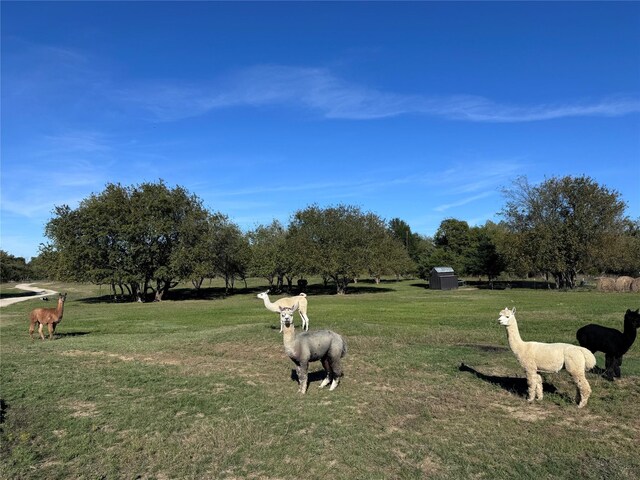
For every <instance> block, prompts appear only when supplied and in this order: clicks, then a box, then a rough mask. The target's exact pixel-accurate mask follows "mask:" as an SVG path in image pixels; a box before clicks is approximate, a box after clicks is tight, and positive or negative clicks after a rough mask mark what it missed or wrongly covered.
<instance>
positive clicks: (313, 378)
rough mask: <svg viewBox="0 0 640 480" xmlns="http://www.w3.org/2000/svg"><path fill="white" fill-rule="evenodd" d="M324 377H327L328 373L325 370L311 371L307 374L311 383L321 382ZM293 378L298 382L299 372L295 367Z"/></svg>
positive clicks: (292, 370)
mask: <svg viewBox="0 0 640 480" xmlns="http://www.w3.org/2000/svg"><path fill="white" fill-rule="evenodd" d="M324 377H326V373H325V371H324V370H316V371H315V372H309V374H308V375H307V380H308V382H309V384H311V383H313V382H320V381H322V380H324ZM291 380H293V381H294V382H298V373H297V372H296V369H295V368H292V369H291Z"/></svg>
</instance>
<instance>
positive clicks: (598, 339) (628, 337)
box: [576, 309, 640, 380]
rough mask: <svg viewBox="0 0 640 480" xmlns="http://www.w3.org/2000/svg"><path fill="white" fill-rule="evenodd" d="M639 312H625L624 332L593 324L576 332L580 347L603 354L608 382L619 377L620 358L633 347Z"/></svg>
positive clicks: (639, 325) (639, 318)
mask: <svg viewBox="0 0 640 480" xmlns="http://www.w3.org/2000/svg"><path fill="white" fill-rule="evenodd" d="M639 312H640V309H639V310H636V311H635V312H634V311H632V310H627V313H625V315H624V332H620V331H618V330H616V329H615V328H608V327H603V326H601V325H595V324H593V323H591V324H589V325H585V326H584V327H582V328H581V329H580V330H578V331H577V332H576V338H577V339H578V343H580V346H582V347H584V348H587V349H589V350H591V353H595V352H604V354H605V372H604V374H603V375H604V377H605V378H607V379H609V380H613V377H614V376H615V377H620V365H622V356H623V355H624V354H625V353H627V351H628V350H629V348H631V345H633V342H634V341H635V339H636V333H637V330H638V327H640V313H639Z"/></svg>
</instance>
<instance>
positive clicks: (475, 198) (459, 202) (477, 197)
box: [433, 191, 496, 212]
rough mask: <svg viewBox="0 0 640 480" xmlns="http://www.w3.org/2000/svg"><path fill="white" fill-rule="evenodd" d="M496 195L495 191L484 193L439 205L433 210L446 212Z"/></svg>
mask: <svg viewBox="0 0 640 480" xmlns="http://www.w3.org/2000/svg"><path fill="white" fill-rule="evenodd" d="M495 193H496V192H495V191H489V192H483V193H480V194H478V195H473V196H471V197H466V198H462V199H460V200H457V201H455V202H452V203H447V204H444V205H439V206H437V207H435V208H434V209H433V210H434V211H436V212H444V211H445V210H449V209H451V208H454V207H461V206H463V205H467V204H469V203H471V202H476V201H478V200H482V199H484V198H487V197H490V196H492V195H495Z"/></svg>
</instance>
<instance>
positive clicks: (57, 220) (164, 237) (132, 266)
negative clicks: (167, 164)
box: [45, 181, 209, 301]
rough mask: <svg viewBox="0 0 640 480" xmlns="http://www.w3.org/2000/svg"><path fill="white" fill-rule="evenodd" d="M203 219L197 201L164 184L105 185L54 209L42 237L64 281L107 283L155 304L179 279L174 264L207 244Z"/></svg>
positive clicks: (180, 270)
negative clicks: (77, 201)
mask: <svg viewBox="0 0 640 480" xmlns="http://www.w3.org/2000/svg"><path fill="white" fill-rule="evenodd" d="M208 227H209V225H208V214H207V212H206V210H205V209H204V208H203V207H202V204H201V201H200V199H198V197H196V196H195V195H191V194H189V193H188V192H187V191H186V190H185V189H184V188H182V187H174V188H169V187H167V185H165V184H164V182H162V181H160V182H158V183H143V184H141V185H138V186H131V187H123V186H121V185H119V184H108V185H107V186H106V188H105V190H104V191H103V192H101V193H99V194H93V195H91V196H90V197H88V198H87V199H85V200H83V201H82V202H81V203H80V205H79V206H78V208H77V209H75V210H74V209H71V208H69V206H67V205H63V206H60V207H56V209H55V212H54V218H52V219H51V220H50V221H49V222H48V223H47V225H46V228H45V233H46V235H47V237H48V238H49V239H50V240H51V242H52V243H51V244H50V245H49V246H48V247H45V248H51V249H53V250H55V251H56V252H57V255H56V257H57V262H59V264H60V265H61V267H60V270H61V271H63V272H65V276H66V278H69V279H73V280H78V281H92V282H95V283H100V284H102V283H109V284H111V285H112V287H113V289H114V292H115V288H116V286H118V287H119V288H120V289H121V293H124V290H125V289H126V291H127V293H128V294H129V295H130V296H131V297H132V298H137V299H138V300H140V301H142V300H144V299H145V297H146V294H147V292H148V291H149V290H150V291H151V292H152V293H153V294H154V298H155V300H161V299H162V297H163V295H164V294H165V293H166V292H167V291H168V290H169V289H170V288H171V287H173V286H175V285H176V283H177V281H178V280H179V279H180V278H183V277H184V276H187V277H189V276H190V272H185V265H184V263H181V262H180V261H179V258H177V257H178V256H179V255H181V254H182V253H183V252H184V251H185V250H187V249H190V248H196V247H197V245H198V244H199V243H200V242H201V241H202V240H203V239H204V238H206V234H207V232H208Z"/></svg>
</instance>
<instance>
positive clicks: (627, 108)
mask: <svg viewBox="0 0 640 480" xmlns="http://www.w3.org/2000/svg"><path fill="white" fill-rule="evenodd" d="M119 95H120V97H121V99H124V100H126V101H127V102H130V103H131V104H136V105H138V107H140V108H142V109H144V110H146V111H148V112H149V113H151V114H152V115H154V116H155V117H156V119H158V120H162V121H171V120H177V119H180V118H186V117H190V116H197V115H202V114H204V113H207V112H209V111H213V110H217V109H222V108H232V107H269V106H272V107H275V106H288V107H297V108H303V109H308V110H311V111H314V112H316V113H317V114H319V115H321V116H323V117H325V118H332V119H350V120H374V119H380V118H387V117H397V116H401V115H411V114H413V115H416V114H417V115H426V116H434V117H442V118H446V119H450V120H458V121H472V122H531V121H542V120H552V119H558V118H566V117H584V116H620V115H626V114H629V113H638V112H640V99H638V98H637V97H634V96H609V97H605V98H602V99H598V100H595V101H589V100H582V101H573V102H562V103H548V104H541V105H509V104H501V103H499V102H497V101H494V100H491V99H488V98H485V97H481V96H476V95H467V94H461V95H451V96H437V95H429V94H422V95H407V94H403V93H395V92H385V91H382V90H378V89H375V88H369V87H365V86H362V85H358V84H357V83H353V82H349V81H346V80H344V79H341V78H340V77H338V76H336V75H335V74H333V72H331V70H329V69H326V68H303V67H290V66H281V65H263V66H255V67H250V68H246V69H243V70H240V71H237V72H235V73H232V74H229V75H227V76H225V77H222V78H219V79H216V80H214V81H212V82H211V83H210V84H209V85H186V84H182V85H181V84H179V83H175V82H161V81H158V82H153V83H151V84H145V85H137V86H131V87H129V88H126V89H122V90H120V91H119Z"/></svg>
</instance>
